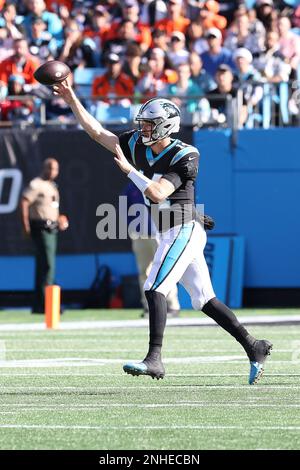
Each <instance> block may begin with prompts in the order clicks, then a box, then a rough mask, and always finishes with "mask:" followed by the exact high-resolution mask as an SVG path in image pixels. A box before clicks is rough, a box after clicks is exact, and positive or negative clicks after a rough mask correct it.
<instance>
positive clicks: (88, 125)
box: [53, 80, 119, 153]
mask: <svg viewBox="0 0 300 470" xmlns="http://www.w3.org/2000/svg"><path fill="white" fill-rule="evenodd" d="M53 90H54V95H58V96H61V98H63V99H64V101H65V102H66V103H67V104H68V105H69V106H70V108H71V109H72V111H73V113H74V115H75V117H76V119H77V120H78V122H79V123H80V124H81V126H82V127H83V129H84V130H85V131H86V132H87V133H88V134H89V136H90V137H91V138H92V139H94V140H96V142H98V143H99V144H101V145H103V147H105V148H107V150H110V151H111V152H112V153H116V145H117V144H118V143H119V138H118V137H117V136H116V135H115V134H113V133H112V132H110V131H108V130H107V129H104V127H103V126H101V124H100V122H98V121H97V119H95V118H94V117H93V116H92V115H91V114H90V113H89V112H88V111H87V110H86V109H85V108H84V106H82V104H81V103H80V101H79V99H78V98H77V96H76V95H75V93H74V91H73V89H72V87H71V85H70V83H69V82H68V80H64V81H63V82H61V83H58V84H56V85H54V86H53Z"/></svg>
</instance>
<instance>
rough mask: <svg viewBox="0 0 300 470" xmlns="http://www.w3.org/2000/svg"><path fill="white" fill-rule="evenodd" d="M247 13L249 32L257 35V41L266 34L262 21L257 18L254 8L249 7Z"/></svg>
mask: <svg viewBox="0 0 300 470" xmlns="http://www.w3.org/2000/svg"><path fill="white" fill-rule="evenodd" d="M247 14H248V19H249V31H250V33H251V34H255V35H256V36H257V39H258V42H259V40H260V38H261V37H265V36H266V29H265V27H264V25H263V23H262V22H261V21H260V20H259V19H258V18H257V12H256V10H255V8H251V9H250V10H249V11H248V13H247ZM237 16H238V15H237ZM240 16H242V15H240ZM271 29H272V28H271Z"/></svg>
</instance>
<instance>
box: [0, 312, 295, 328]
mask: <svg viewBox="0 0 300 470" xmlns="http://www.w3.org/2000/svg"><path fill="white" fill-rule="evenodd" d="M240 319H241V322H242V323H243V324H245V325H272V324H274V325H275V324H283V325H284V324H297V323H300V315H259V316H258V315H257V316H245V317H241V318H240ZM148 323H149V322H148V320H147V319H141V320H125V321H124V320H111V321H107V320H101V321H72V322H64V321H61V322H60V330H83V329H99V328H100V329H105V328H110V329H111V328H139V327H144V328H145V327H148ZM168 326H217V325H216V323H215V322H214V321H213V320H212V319H210V318H174V319H173V318H170V319H168ZM45 330H46V326H45V324H44V323H12V324H0V331H45Z"/></svg>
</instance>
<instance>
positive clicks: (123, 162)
mask: <svg viewBox="0 0 300 470" xmlns="http://www.w3.org/2000/svg"><path fill="white" fill-rule="evenodd" d="M114 160H115V162H116V164H117V165H118V167H119V168H120V169H121V170H122V171H123V172H124V173H125V174H126V175H128V173H130V172H131V170H132V166H131V165H130V163H129V162H128V160H127V158H126V157H125V155H124V153H123V151H122V149H121V147H120V145H119V144H117V145H116V156H115V157H114Z"/></svg>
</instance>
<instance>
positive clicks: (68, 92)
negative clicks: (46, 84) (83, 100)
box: [52, 79, 74, 105]
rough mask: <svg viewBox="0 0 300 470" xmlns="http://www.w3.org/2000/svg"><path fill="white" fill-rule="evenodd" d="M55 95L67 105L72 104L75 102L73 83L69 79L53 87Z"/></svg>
mask: <svg viewBox="0 0 300 470" xmlns="http://www.w3.org/2000/svg"><path fill="white" fill-rule="evenodd" d="M52 88H53V94H54V95H56V96H60V97H61V98H63V100H64V101H65V102H66V103H67V104H69V105H70V104H71V103H72V102H73V101H74V92H73V90H72V87H71V83H70V82H69V81H68V79H66V80H64V81H63V82H61V83H56V84H55V85H53V87H52Z"/></svg>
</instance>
